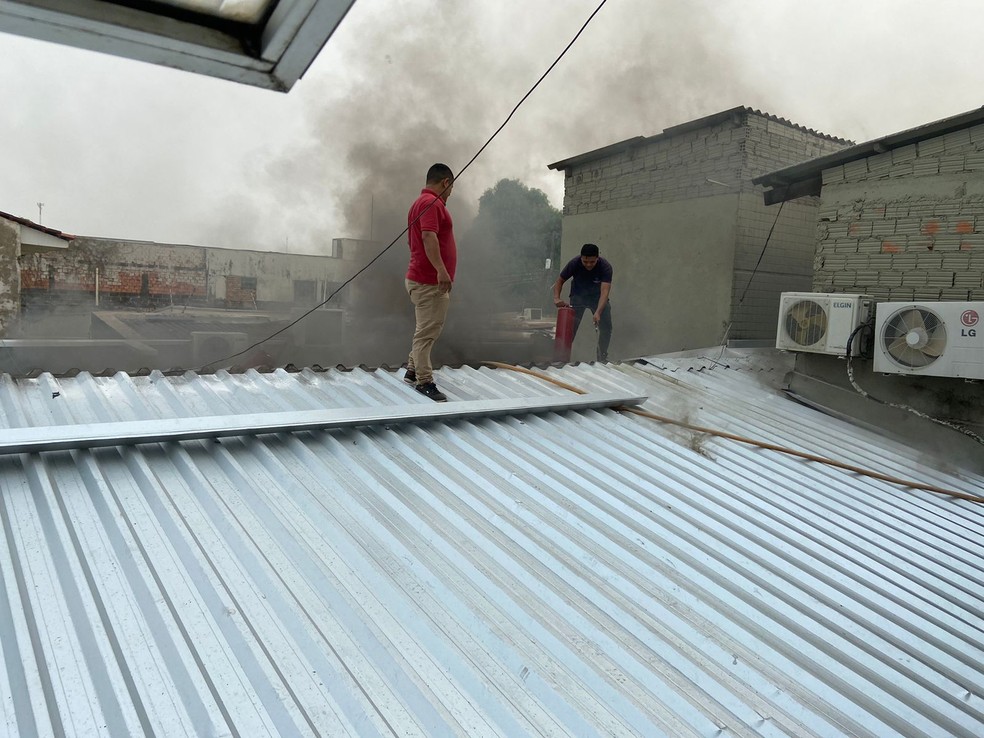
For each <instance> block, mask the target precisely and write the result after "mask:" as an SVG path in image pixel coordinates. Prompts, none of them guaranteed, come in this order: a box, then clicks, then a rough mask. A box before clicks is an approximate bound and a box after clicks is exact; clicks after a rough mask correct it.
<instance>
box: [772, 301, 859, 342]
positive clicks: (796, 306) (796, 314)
mask: <svg viewBox="0 0 984 738" xmlns="http://www.w3.org/2000/svg"><path fill="white" fill-rule="evenodd" d="M872 305H873V301H872V299H871V297H869V296H868V295H843V294H833V293H827V292H783V293H782V296H781V298H780V300H779V325H778V326H777V329H776V348H779V349H784V350H786V351H807V352H810V353H815V354H833V355H838V356H843V355H845V354H846V353H847V341H848V339H849V338H850V337H851V334H852V333H853V334H854V340H853V343H852V346H851V353H852V354H855V355H857V354H859V353H860V341H861V336H860V334H861V331H857V332H855V329H856V328H857V327H858V326H860V325H861V324H862V323H865V322H867V321H868V320H869V319H870V318H871V308H872Z"/></svg>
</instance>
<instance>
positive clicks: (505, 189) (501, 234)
mask: <svg viewBox="0 0 984 738" xmlns="http://www.w3.org/2000/svg"><path fill="white" fill-rule="evenodd" d="M560 222H561V214H560V211H559V210H558V209H557V208H555V207H553V206H552V205H551V204H550V201H549V200H548V199H547V196H546V194H544V193H543V191H541V190H538V189H535V188H532V187H527V186H526V185H524V184H523V183H522V182H520V181H519V180H516V179H501V180H499V181H498V182H497V183H496V184H495V186H493V187H492V188H490V189H488V190H486V191H485V194H483V195H482V197H481V198H479V201H478V215H477V216H476V217H475V221H474V223H473V224H472V226H471V228H470V229H469V230H468V232H467V234H466V238H465V239H463V241H464V242H465V243H466V244H467V248H468V249H469V251H470V252H471V253H470V255H469V261H471V263H472V266H471V268H470V269H469V272H472V271H473V270H480V274H481V279H482V281H483V282H484V284H485V286H486V287H487V288H488V291H487V295H488V297H489V299H490V300H491V302H492V305H490V307H492V308H493V309H497V310H520V309H522V308H523V307H545V306H547V305H548V304H549V303H550V299H549V297H550V295H549V285H550V283H552V282H553V279H554V278H555V277H556V272H557V269H558V268H559V265H558V264H557V260H558V259H559V257H560ZM547 259H550V262H551V266H550V269H549V270H547V269H546V266H545V264H546V260H547Z"/></svg>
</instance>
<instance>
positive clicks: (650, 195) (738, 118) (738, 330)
mask: <svg viewBox="0 0 984 738" xmlns="http://www.w3.org/2000/svg"><path fill="white" fill-rule="evenodd" d="M849 144H850V142H849V141H845V140H843V139H837V138H832V137H829V136H825V135H823V134H819V133H817V132H815V131H811V130H808V129H805V128H803V127H801V126H797V125H795V124H793V123H789V122H788V121H782V120H780V119H777V118H774V117H773V116H769V115H766V114H762V113H758V112H756V111H752V110H750V109H745V110H739V111H735V112H733V113H732V114H731V115H729V116H727V117H725V118H723V119H722V118H720V117H716V118H715V119H714V120H713V121H712V122H709V123H708V124H707V125H705V126H703V127H701V128H696V129H693V130H682V131H680V132H679V133H674V132H673V131H672V130H671V131H670V133H668V134H665V135H662V136H656V137H653V139H650V140H648V141H646V142H644V143H641V144H639V145H637V146H636V147H635V148H634V149H631V150H625V151H618V152H615V153H612V154H609V155H607V156H602V157H600V158H598V159H595V160H592V161H589V162H584V163H581V164H577V165H574V166H571V167H569V168H568V169H567V171H566V178H565V189H564V215H565V219H564V235H563V240H562V250H561V260H562V261H563V260H565V259H567V258H570V257H571V256H573V255H575V254H576V253H577V249H579V248H580V246H581V243H582V242H583V240H591V241H594V242H596V243H598V244H599V245H601V247H602V253H603V254H605V255H606V256H609V257H611V256H613V255H614V256H616V257H617V258H616V259H615V260H614V261H613V263H614V264H615V267H616V273H617V274H619V273H620V274H622V276H621V277H618V280H619V281H618V284H617V285H616V287H614V288H613V303H614V304H619V303H618V302H616V300H621V301H622V303H623V304H624V303H626V302H627V303H629V304H631V305H637V306H639V308H638V309H639V312H640V314H641V315H650V313H651V314H652V315H651V321H650V324H653V323H655V321H657V320H665V319H666V317H667V316H669V315H671V314H673V315H674V317H676V318H677V319H678V320H679V321H680V323H679V325H677V326H675V328H674V330H673V331H672V332H669V331H666V330H665V328H661V332H660V333H659V335H660V337H661V338H662V339H663V342H662V343H660V344H659V345H655V344H653V345H649V344H642V343H641V342H640V341H633V342H631V343H628V344H625V345H624V346H619V348H623V347H624V349H625V350H627V351H629V352H630V353H632V352H635V353H639V352H640V351H641V350H643V349H645V350H648V351H649V352H651V353H656V352H658V351H661V350H664V351H670V350H679V349H680V348H681V346H682V345H683V344H684V341H685V340H687V339H696V340H699V341H701V344H700V345H710V344H712V343H715V342H717V341H719V340H721V338H722V337H724V336H725V331H726V330H727V337H729V338H737V339H771V338H772V337H774V336H775V326H776V320H777V315H778V310H779V295H780V293H781V292H784V291H794V290H802V291H806V290H809V289H810V284H811V281H812V272H813V260H814V249H815V245H816V242H815V237H816V218H817V208H818V200H817V199H816V198H812V199H804V200H799V201H797V202H795V203H787V204H786V205H784V206H783V210H782V215H781V217H780V218H779V220H778V222H776V226H775V231H774V232H773V233H772V237H771V239H769V247H768V249H766V252H765V255H764V257H763V260H762V263H761V264H760V265H759V266H758V269H757V270H756V268H755V265H756V262H757V260H758V257H759V254H760V253H761V252H762V247H763V245H764V244H765V243H766V239H767V237H768V236H769V231H770V229H771V228H772V224H773V222H774V220H775V217H776V212H777V211H778V208H779V206H778V205H775V206H771V207H768V208H767V207H765V206H764V205H763V202H762V188H759V187H756V186H754V185H752V184H751V180H752V179H753V178H754V177H756V176H758V175H761V174H765V173H767V172H771V171H774V170H776V169H781V168H783V167H786V166H790V165H792V164H798V163H800V162H802V161H804V160H807V159H809V158H813V157H817V156H822V155H824V154H828V153H831V152H833V151H836V150H839V149H841V148H844V147H845V146H847V145H849ZM709 180H711V181H709ZM684 203H687V204H688V205H689V204H691V203H703V204H705V205H706V207H700V208H699V209H698V210H699V212H700V213H701V217H703V218H712V219H715V220H717V221H719V223H718V225H720V227H717V228H714V229H710V231H709V230H708V228H706V227H705V225H706V224H704V223H700V224H698V223H696V222H695V221H693V220H691V221H689V222H686V221H681V220H680V219H679V218H675V217H670V216H669V212H670V211H673V210H674V209H675V210H678V211H680V212H683V209H681V208H682V206H683V204H684ZM668 208H669V210H668ZM613 212H619V213H621V216H620V217H621V219H622V223H624V224H625V225H624V227H622V226H620V227H619V228H613V227H612V225H611V218H610V217H607V216H608V215H609V214H610V213H613ZM656 216H658V217H656ZM643 223H645V224H646V226H647V227H648V228H649V229H650V230H649V231H648V232H645V233H641V234H640V236H639V237H638V238H637V239H636V243H635V244H633V245H632V247H631V249H644V251H643V252H641V253H635V251H632V250H631V249H630V244H629V242H628V241H627V240H626V239H627V236H626V234H627V233H628V232H629V231H630V230H631V228H632V227H635V226H633V224H643ZM575 224H576V228H575V227H574V226H575ZM725 225H727V227H725ZM708 232H713V233H715V234H716V235H717V237H718V238H720V239H727V240H717V241H713V242H708V241H707V240H706V237H707V233H708ZM643 244H644V245H643ZM698 255H700V257H699V258H701V259H702V263H703V264H708V263H712V262H713V263H717V262H718V261H719V260H720V258H721V257H722V256H723V257H725V258H726V260H727V262H729V263H730V267H728V266H724V267H720V266H718V267H716V268H718V269H723V274H721V275H718V276H720V277H721V279H723V280H724V284H719V281H720V280H719V279H718V276H715V278H714V285H715V290H709V289H708V283H707V282H706V278H705V281H703V282H700V283H698V282H693V283H688V284H684V285H677V284H674V286H673V289H672V290H671V292H672V294H674V295H677V296H678V297H679V299H677V300H675V301H674V302H673V303H670V302H669V301H667V302H666V303H665V304H663V303H661V304H660V305H659V309H658V310H657V309H656V308H655V306H654V305H653V303H654V298H653V296H652V295H653V294H662V293H663V292H666V291H667V287H666V284H665V280H666V279H670V278H671V277H669V275H675V276H674V277H672V279H675V280H676V281H680V280H681V279H684V277H683V275H686V274H691V273H692V274H698V273H702V272H701V269H702V268H703V267H702V266H701V265H700V264H691V262H692V261H693V260H694V259H696V258H698ZM629 260H634V261H637V262H638V263H637V264H636V267H635V268H634V273H640V272H639V269H640V268H643V266H642V265H643V264H645V265H646V266H645V267H644V269H645V270H647V272H648V271H651V272H652V273H653V281H651V282H650V283H649V284H648V285H645V286H644V285H640V286H639V288H638V289H640V290H643V293H642V294H640V295H639V296H638V297H637V296H635V295H631V294H630V295H626V293H625V290H626V288H627V287H630V284H629V283H627V280H626V279H625V271H624V267H625V265H626V264H627V263H629ZM620 267H621V268H622V271H621V272H619V271H618V270H619V268H620ZM753 271H754V275H755V276H754V278H752V274H753ZM680 293H682V294H680ZM743 294H744V300H743V301H742V300H741V297H742V295H743ZM694 295H701V301H700V303H699V305H698V304H694V305H691V307H692V308H699V310H700V312H702V314H706V315H711V314H713V315H715V316H723V317H724V318H725V319H724V320H723V321H721V322H719V323H714V322H706V324H705V323H702V324H700V325H698V324H697V322H696V321H695V319H694V318H693V317H692V316H693V315H694V314H695V311H694V310H689V311H687V312H686V315H683V314H680V310H681V308H680V306H681V305H687V304H688V303H693V302H694V298H693V296H694ZM739 302H740V303H741V304H740V306H739ZM618 320H620V321H622V322H623V325H624V321H625V320H626V319H625V318H624V317H622V318H619V319H618ZM640 330H642V328H640ZM649 330H650V332H652V331H651V329H649ZM616 343H617V342H616ZM616 343H613V347H614V346H615V345H616ZM691 346H692V344H691ZM625 355H627V354H625Z"/></svg>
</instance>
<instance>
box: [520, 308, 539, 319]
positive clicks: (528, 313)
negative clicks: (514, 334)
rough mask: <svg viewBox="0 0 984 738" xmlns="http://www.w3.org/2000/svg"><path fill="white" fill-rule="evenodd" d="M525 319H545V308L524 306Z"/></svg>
mask: <svg viewBox="0 0 984 738" xmlns="http://www.w3.org/2000/svg"><path fill="white" fill-rule="evenodd" d="M523 320H543V308H523Z"/></svg>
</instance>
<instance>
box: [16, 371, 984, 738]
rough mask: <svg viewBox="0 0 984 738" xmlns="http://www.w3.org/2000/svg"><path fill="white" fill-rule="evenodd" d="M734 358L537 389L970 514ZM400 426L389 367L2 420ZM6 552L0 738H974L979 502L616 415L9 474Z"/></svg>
mask: <svg viewBox="0 0 984 738" xmlns="http://www.w3.org/2000/svg"><path fill="white" fill-rule="evenodd" d="M726 361H727V363H728V364H729V366H728V367H725V366H723V365H720V364H717V363H715V362H712V361H709V360H703V359H652V360H650V362H649V363H646V362H639V363H634V364H620V365H608V366H600V365H584V364H582V365H572V366H565V367H562V368H555V369H551V370H549V372H548V373H549V374H550V375H551V376H553V377H556V378H558V379H560V380H562V381H564V382H567V383H569V384H573V385H577V386H581V387H583V388H585V389H590V390H592V391H593V392H599V393H630V394H640V395H646V396H649V397H650V400H649V401H648V402H647V403H646V407H647V408H649V409H652V410H654V411H656V412H659V413H661V414H664V415H674V416H676V417H679V418H681V419H685V420H688V421H690V422H695V423H699V424H702V425H707V426H713V427H720V428H722V429H724V430H728V431H732V432H735V433H740V434H744V435H748V436H751V437H755V438H759V439H762V440H767V441H771V442H774V443H780V444H785V445H788V446H792V447H795V448H799V449H803V450H807V451H810V452H813V453H817V454H820V455H825V456H830V457H834V458H838V459H841V460H844V461H850V462H851V463H855V464H857V465H860V466H866V467H872V468H875V469H878V470H880V471H886V472H890V473H894V474H897V475H899V476H904V477H908V478H915V479H919V480H923V481H929V482H932V483H935V484H939V485H941V486H946V487H952V488H955V489H961V490H964V491H970V492H978V493H979V492H981V491H982V490H984V478H981V477H980V476H975V475H973V474H971V473H969V472H966V471H963V470H959V469H954V468H950V465H949V464H948V463H947V460H945V459H938V458H932V457H927V456H925V455H922V454H920V453H918V452H917V451H915V450H913V449H910V448H906V447H905V446H903V445H901V444H899V443H896V442H894V441H892V440H890V439H887V438H886V437H884V436H881V435H879V434H877V433H875V432H872V431H870V430H866V429H863V428H858V427H856V426H852V425H849V424H847V423H845V422H843V421H841V420H838V419H835V418H831V417H828V416H825V415H823V414H821V413H818V412H816V411H815V410H812V409H810V408H807V407H805V406H803V405H799V404H797V403H795V402H792V401H790V400H789V399H787V398H786V397H785V396H783V395H782V394H781V393H780V392H779V391H778V389H777V388H778V387H779V385H780V383H781V379H782V376H783V369H782V368H781V367H778V366H777V365H776V364H775V363H774V362H773V361H772V359H766V360H762V359H757V358H753V357H749V358H742V357H731V358H728V359H727V360H726ZM437 376H438V379H437V381H438V383H439V384H440V386H441V387H442V389H443V390H444V391H445V392H446V393H447V394H448V395H449V397H450V399H452V400H456V401H463V400H469V399H495V398H524V397H542V396H544V395H548V396H549V395H551V394H558V395H564V394H566V392H565V391H564V390H562V389H560V388H557V387H554V386H553V385H550V384H547V383H545V382H543V381H542V380H539V379H536V378H534V377H530V376H526V375H522V374H517V373H512V372H508V371H503V370H492V369H487V368H482V369H473V368H467V367H463V368H460V369H442V370H440V371H439V372H438V375H437ZM413 402H422V403H428V402H429V401H428V400H426V399H424V398H420V397H419V396H417V395H415V393H414V392H413V390H412V389H411V388H409V387H408V386H406V385H404V384H403V382H402V381H401V380H400V378H399V376H398V375H397V374H396V373H393V372H387V371H361V370H355V371H352V372H336V371H330V372H313V371H307V370H306V371H302V372H299V373H294V374H291V373H287V372H284V371H277V372H273V373H270V374H260V373H257V372H252V371H251V372H247V373H244V374H239V375H231V374H227V373H225V372H219V373H217V374H214V375H208V376H206V375H197V374H193V373H187V374H185V375H182V376H176V377H165V376H163V375H161V374H159V373H154V374H151V375H150V376H148V377H133V376H129V375H125V374H118V375H116V376H114V377H93V376H91V375H88V374H84V373H83V374H79V375H78V376H76V377H71V378H58V379H56V378H54V377H52V376H51V375H42V376H40V377H38V378H36V379H27V380H11V379H9V378H3V379H2V380H0V427H4V428H29V427H39V426H49V425H59V424H64V425H78V426H80V427H83V426H88V425H90V424H95V423H104V422H123V421H144V422H148V421H155V420H156V421H159V422H160V423H161V427H162V428H166V427H167V425H168V422H169V419H172V418H190V417H196V416H201V415H209V416H216V415H230V414H256V413H261V412H288V411H309V410H316V409H319V408H345V407H367V408H378V407H383V406H388V405H406V404H408V403H413ZM0 526H2V531H3V533H2V535H3V545H2V546H0V589H2V590H3V593H4V596H3V597H2V598H0V653H2V656H3V662H4V666H5V668H4V669H3V670H0V733H6V734H14V735H18V734H19V735H35V734H39V735H59V734H61V735H80V736H81V735H84V736H94V735H113V736H124V735H125V736H129V735H137V734H152V735H167V736H180V735H189V736H191V735H194V736H199V735H241V736H250V737H251V738H252V737H253V736H265V735H282V736H295V735H330V736H335V735H360V736H365V735H369V736H371V735H380V736H389V735H400V736H411V735H462V736H465V735H467V736H482V735H497V736H520V735H537V736H592V735H619V736H622V735H637V736H646V737H647V738H648V737H649V736H659V735H668V736H780V735H786V736H824V737H827V736H837V735H854V736H877V737H878V738H883V737H884V736H891V735H904V736H907V737H911V736H940V735H952V736H977V735H981V734H982V733H984V701H982V698H981V696H980V686H979V685H980V684H981V681H982V677H984V666H982V663H984V658H982V657H984V653H982V650H984V649H982V646H981V644H982V633H984V621H982V617H981V612H982V605H984V602H982V599H984V586H982V582H984V575H982V573H981V572H982V564H984V548H982V546H981V534H982V532H984V508H982V507H981V506H979V505H975V504H973V503H970V502H966V501H962V500H954V499H950V498H946V497H942V496H939V495H934V494H931V493H928V492H919V491H911V490H909V491H907V490H904V489H900V488H898V487H894V486H892V485H889V484H886V483H884V482H880V481H877V480H873V479H869V478H865V477H861V476H856V475H853V474H848V473H846V472H844V471H840V470H837V469H833V468H831V467H827V466H823V465H819V464H812V463H807V462H804V461H803V460H800V459H795V458H792V457H788V456H784V455H781V454H775V453H772V452H767V451H763V450H761V449H756V448H754V447H750V446H746V445H743V444H737V443H732V442H729V441H724V440H721V439H717V438H708V437H704V436H698V435H696V434H694V433H691V432H689V431H684V430H682V429H678V428H675V427H673V426H667V425H663V424H660V423H656V422H653V421H650V420H647V419H644V418H640V417H635V416H632V415H626V414H619V413H618V412H616V411H614V410H589V411H585V412H565V413H555V414H548V415H537V416H531V415H527V416H517V417H500V418H484V419H475V420H469V419H461V420H454V421H450V422H433V423H427V424H414V425H393V426H390V427H388V428H387V427H373V428H364V429H347V430H339V431H331V432H309V431H305V432H299V433H289V434H287V433H279V434H272V435H266V436H259V437H251V438H242V439H222V440H221V441H214V440H213V441H185V442H169V443H160V444H148V445H141V446H131V447H125V448H102V449H92V450H76V451H56V452H49V453H44V454H22V455H19V456H8V457H3V458H0Z"/></svg>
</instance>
